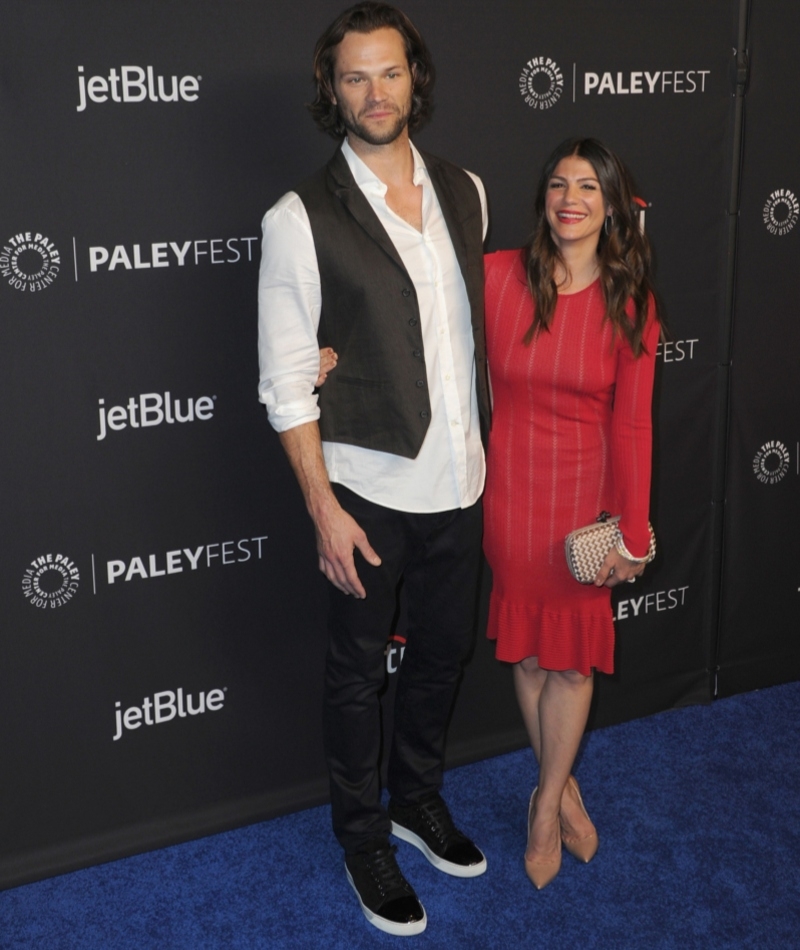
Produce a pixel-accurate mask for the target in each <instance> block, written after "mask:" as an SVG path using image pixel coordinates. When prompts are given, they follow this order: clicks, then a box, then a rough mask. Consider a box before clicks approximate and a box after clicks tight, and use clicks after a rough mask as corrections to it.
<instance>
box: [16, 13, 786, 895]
mask: <svg viewBox="0 0 800 950" xmlns="http://www.w3.org/2000/svg"><path fill="white" fill-rule="evenodd" d="M735 7H736V5H735V3H734V2H733V0H725V2H722V0H715V2H710V3H706V4H703V5H702V8H701V9H698V8H697V5H696V4H693V3H689V2H688V0H683V2H681V3H678V4H676V3H669V4H666V3H653V4H649V5H647V6H646V7H642V5H641V4H637V3H634V2H633V0H624V2H623V0H619V2H615V3H612V4H605V5H603V6H602V7H599V6H596V5H591V6H589V7H588V8H587V5H586V4H585V3H579V2H577V0H569V2H565V3H562V4H561V5H560V6H559V8H558V9H557V10H556V9H553V8H552V5H550V4H545V3H544V2H535V3H525V4H523V3H520V2H518V0H515V2H511V0H505V2H502V3H499V4H495V5H494V6H493V7H492V8H491V9H488V8H487V7H486V6H484V5H483V4H479V3H477V2H469V3H455V2H452V3H451V2H443V3H439V4H436V5H435V6H431V5H430V4H424V3H422V2H421V0H419V2H411V3H408V4H407V5H406V7H405V8H406V9H407V11H408V13H409V14H410V15H411V16H412V18H413V19H414V20H415V21H416V22H417V23H418V25H419V26H420V28H421V29H422V31H423V33H424V34H425V36H426V38H427V40H428V42H429V44H430V46H431V49H432V51H433V53H434V56H435V59H436V62H437V67H438V71H439V83H438V87H437V89H438V94H437V103H438V107H437V113H436V116H435V118H434V122H433V124H432V125H431V126H430V128H429V129H427V130H425V131H424V132H423V133H422V134H421V135H420V137H419V142H420V144H421V145H423V146H424V147H427V148H430V149H431V150H433V151H436V152H440V153H442V154H443V155H445V156H447V157H448V158H450V159H452V160H454V161H457V162H459V163H461V164H463V165H464V166H466V167H468V168H470V169H471V170H474V171H476V172H478V173H479V174H481V175H482V177H483V178H484V181H485V182H486V184H487V188H488V191H489V195H490V202H491V210H492V229H491V236H490V246H491V247H492V248H498V247H514V246H518V245H520V244H521V243H522V242H523V241H524V239H525V235H526V233H527V230H528V228H529V225H530V208H531V204H532V199H533V190H534V186H535V178H536V174H537V170H538V167H539V166H540V165H541V163H542V161H543V159H544V158H545V156H546V155H547V153H548V152H549V151H550V150H551V149H552V147H553V146H554V145H555V144H556V143H557V142H558V141H559V140H561V139H562V138H564V137H566V136H567V135H573V134H594V135H598V136H599V137H601V138H602V139H604V140H605V141H607V142H608V143H609V144H610V145H611V146H612V147H614V148H615V149H616V150H618V151H619V152H620V154H621V155H622V156H623V157H624V158H625V159H626V160H627V161H628V163H629V164H630V165H631V167H632V169H633V170H634V172H635V174H636V177H637V179H638V184H639V193H640V195H641V196H642V197H643V198H644V199H645V200H646V201H647V203H648V207H647V209H646V214H645V223H646V227H647V229H648V231H649V232H650V234H651V235H652V237H653V240H654V243H655V245H656V247H657V249H658V259H659V286H660V288H661V290H662V295H663V300H664V304H665V310H666V313H667V316H668V320H669V328H670V336H669V339H668V341H667V342H665V343H664V344H663V345H662V347H661V348H660V352H659V387H658V394H657V398H656V426H657V441H656V466H655V473H654V475H655V478H654V501H653V515H652V517H653V522H654V524H655V527H656V530H657V532H658V537H659V557H658V560H657V561H656V562H655V563H654V565H652V567H651V569H649V570H648V575H647V579H646V580H645V581H644V582H641V583H639V584H637V585H636V586H635V587H633V586H632V587H631V589H630V590H626V591H625V592H623V593H622V594H621V595H620V599H619V600H618V601H617V602H616V603H615V611H616V616H617V618H618V621H617V623H618V631H619V637H618V640H619V649H618V672H617V674H615V676H614V677H613V678H610V679H603V681H602V682H600V683H599V684H598V691H597V694H598V696H597V703H596V708H595V710H594V713H593V723H594V724H595V725H599V724H603V723H608V722H614V721H619V720H621V719H626V718H630V717H633V716H637V715H643V714H646V713H649V712H652V711H654V710H656V709H663V708H666V707H669V706H674V705H680V704H682V703H687V702H698V701H704V700H706V699H707V698H708V697H709V687H708V672H707V666H708V662H707V657H708V656H709V654H710V650H711V644H712V640H713V630H712V627H711V621H710V618H709V617H708V615H707V611H706V610H705V609H704V607H703V603H704V597H703V592H704V589H705V585H706V584H707V583H708V578H707V577H706V571H707V563H708V557H709V544H710V540H709V537H708V533H709V531H708V520H709V499H710V496H711V488H710V479H711V476H710V471H711V462H712V459H711V452H712V448H711V445H712V429H713V424H712V418H713V401H714V393H715V385H716V382H715V381H716V361H717V353H718V349H719V347H718V339H717V326H718V324H719V321H720V316H721V308H722V300H723V297H724V286H723V285H724V264H725V255H726V247H725V234H726V231H725V207H726V195H727V182H728V179H729V175H730V159H729V155H730V154H731V151H732V149H731V142H730V136H731V127H730V119H729V113H730V96H731V89H732V87H731V80H730V58H731V57H730V51H731V47H732V46H733V45H734V43H733V42H732V37H733V36H734V35H735V34H734V30H733V21H734V19H735V12H736V9H735ZM339 9H340V5H339V4H338V3H336V4H334V3H330V2H322V0H304V2H303V3H301V4H300V5H297V4H295V5H293V6H291V7H287V6H286V5H279V4H265V3H263V2H258V3H256V2H255V0H246V2H240V3H237V4H236V5H233V6H231V5H222V4H219V3H216V2H214V3H211V2H200V3H192V4H188V3H185V2H158V3H155V2H152V3H138V4H135V5H134V4H126V3H121V2H116V3H114V2H112V3H109V2H102V3H101V2H86V3H82V4H80V5H77V6H73V5H69V6H68V5H63V4H59V3H54V2H49V3H42V2H31V3H27V4H24V5H18V4H8V3H5V4H3V8H2V14H3V17H2V20H3V24H4V30H3V32H2V35H0V55H2V62H3V63H4V70H3V73H2V77H0V110H1V111H0V116H1V117H2V122H3V128H4V141H5V143H7V144H6V148H5V149H4V150H3V152H2V155H0V163H1V164H0V172H1V173H2V175H3V180H4V181H5V182H7V183H9V185H8V186H7V187H6V188H4V189H3V191H2V198H0V202H2V204H1V205H0V207H1V208H2V214H1V215H0V222H2V224H1V225H0V226H1V227H2V231H1V232H0V304H1V306H2V320H0V329H1V332H2V334H3V338H2V344H3V345H2V347H0V361H2V362H1V365H0V373H2V379H3V381H4V385H5V387H6V389H5V398H4V399H3V400H2V404H1V405H0V420H1V424H2V432H3V440H4V452H3V456H2V461H0V473H2V484H3V487H4V489H5V492H4V494H5V497H6V499H7V500H8V503H7V504H6V505H5V506H4V507H3V509H2V515H1V516H0V517H1V518H2V521H0V528H2V531H3V538H4V541H3V544H2V546H0V602H2V607H3V615H4V617H5V618H6V627H5V635H4V636H3V638H2V639H0V716H2V722H3V729H2V732H0V755H2V759H3V762H4V772H5V774H6V775H7V776H11V777H12V778H11V780H7V781H5V782H3V783H2V785H1V786H0V804H1V805H2V807H3V810H4V812H5V813H6V814H13V815H14V816H15V821H14V822H13V823H9V822H7V823H5V824H4V827H3V830H2V832H0V884H3V885H10V884H15V883H20V882H22V881H24V880H29V879H33V878H36V877H41V876H43V875H46V874H48V873H55V872H58V871H61V870H66V869H68V868H72V867H77V866H80V865H82V864H86V863H90V862H93V861H97V860H102V859H106V858H110V857H114V856H117V855H121V854H126V853H130V852H132V851H135V850H141V849H143V848H148V847H155V846H158V845H161V844H165V843H168V842H172V841H177V840H180V839H181V838H185V837H189V836H193V835H197V834H202V833H205V832H209V831H213V830H217V829H220V828H225V827H231V826H232V825H235V824H236V823H238V822H244V821H251V820H256V819H259V818H263V817H268V816H271V815H274V814H278V813H280V812H281V811H286V810H291V809H295V808H300V807H303V806H305V805H307V804H311V803H316V802H320V801H323V800H324V798H325V795H326V786H327V782H326V778H325V771H324V764H323V759H322V750H321V739H320V721H319V709H320V696H321V676H322V666H323V660H324V650H325V633H324V615H325V601H326V593H325V583H324V581H323V579H322V578H321V576H320V575H319V573H318V571H317V569H316V557H315V554H314V543H313V531H312V529H311V525H310V523H309V520H308V518H307V515H306V513H305V510H304V506H303V504H302V500H301V498H300V494H299V491H298V489H297V487H296V485H295V482H294V479H293V477H292V475H291V472H290V470H289V467H288V465H287V463H286V461H285V459H284V457H283V454H282V452H281V450H280V446H279V444H278V440H277V438H276V437H275V435H274V433H272V431H271V430H270V429H269V426H268V424H267V422H266V416H265V413H264V410H263V408H262V407H261V406H259V404H258V402H257V399H256V382H257V367H256V359H255V336H256V333H255V290H256V279H257V271H258V259H259V247H258V238H259V235H260V227H259V224H260V219H261V216H262V215H263V213H264V211H265V210H266V208H267V207H268V206H269V205H270V204H272V203H273V202H274V201H275V200H276V199H277V198H278V197H279V196H280V195H281V194H282V193H283V192H284V191H285V190H287V189H288V188H290V187H291V186H292V185H293V184H294V183H296V182H297V181H298V180H300V179H301V178H303V177H304V176H305V175H307V174H308V173H310V172H311V171H313V170H314V169H315V168H316V167H318V166H319V165H320V164H321V163H322V162H323V161H324V160H325V159H326V158H327V157H328V155H329V154H330V152H331V150H332V148H333V143H332V142H331V141H329V140H327V139H325V138H324V137H323V136H322V135H320V134H319V133H318V132H317V131H316V130H315V128H314V127H313V123H312V122H311V120H310V119H309V117H308V116H307V115H306V113H305V111H304V109H303V103H304V102H307V101H309V99H310V97H311V87H310V83H309V73H310V58H311V51H312V48H313V44H314V41H315V40H316V37H317V36H318V34H319V33H320V32H321V30H322V28H323V27H324V26H325V25H326V24H327V23H328V22H330V20H331V19H332V18H333V17H334V16H335V15H336V14H337V13H338V12H339ZM754 92H755V84H754ZM767 177H768V178H769V179H770V181H771V176H767ZM778 177H779V181H780V182H783V178H784V177H785V176H783V177H780V176H778ZM769 187H770V190H771V189H772V188H773V185H772V184H770V186H769ZM774 187H778V185H775V186H774ZM756 203H757V202H756ZM756 225H757V227H761V225H760V222H759V221H756ZM794 237H796V233H795V235H794ZM794 237H793V236H792V235H790V236H789V238H790V239H791V240H794ZM796 428H797V426H795V429H796ZM772 431H773V427H772V426H770V430H769V433H767V434H766V435H764V436H763V439H762V436H761V434H760V430H759V434H758V435H757V437H756V441H757V442H758V445H761V444H762V441H763V440H764V439H767V438H772V437H775V436H773V435H771V434H770V433H772ZM782 431H783V430H782V429H781V432H782ZM777 437H783V438H784V440H786V439H789V438H790V435H785V436H781V435H780V433H778V434H777ZM795 438H796V436H795ZM787 444H788V443H787ZM756 447H757V446H756ZM749 451H750V450H749V449H748V452H749ZM786 484H789V482H788V481H787V482H786ZM751 487H753V486H751ZM777 488H778V490H779V491H781V490H783V489H781V486H777ZM773 497H777V496H775V495H773ZM744 543H748V544H749V543H750V541H749V539H748V538H747V537H746V538H745V539H744ZM488 585H489V578H488V572H487V576H486V578H485V583H484V586H483V589H482V592H481V599H480V610H479V614H480V618H481V620H480V622H479V630H478V632H477V635H476V644H475V651H474V656H473V658H472V661H471V663H470V665H469V667H468V668H467V670H466V673H465V677H464V682H463V685H462V690H461V695H460V698H459V702H458V705H457V707H456V711H455V714H454V718H453V723H452V728H451V731H450V743H449V757H448V758H449V762H450V763H451V764H452V763H456V762H463V761H467V760H469V759H470V758H475V757H478V756H481V755H488V754H492V753H496V752H499V751H503V750H505V749H508V748H512V747H514V746H517V745H519V744H521V743H522V742H523V741H524V737H523V733H522V729H521V722H520V719H519V715H518V712H517V710H516V704H515V701H514V697H513V691H512V688H511V677H510V670H509V669H508V668H506V667H505V666H503V665H501V664H498V663H496V662H495V661H494V659H493V656H492V646H491V644H489V643H488V642H487V641H486V640H485V639H484V637H483V630H482V627H483V625H484V623H485V610H486V603H487V594H488ZM387 634H388V631H387ZM402 634H403V627H402V620H401V623H400V625H399V626H398V629H397V636H398V637H402ZM401 648H402V642H401V640H400V639H396V640H393V641H392V642H391V644H390V652H389V655H388V656H387V685H388V690H389V693H388V696H387V698H389V699H390V698H391V689H392V682H393V673H392V671H393V670H395V669H396V665H397V662H398V660H399V656H400V651H401Z"/></svg>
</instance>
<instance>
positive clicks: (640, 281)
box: [484, 139, 659, 888]
mask: <svg viewBox="0 0 800 950" xmlns="http://www.w3.org/2000/svg"><path fill="white" fill-rule="evenodd" d="M536 216H537V222H536V227H535V229H534V233H533V237H532V239H531V241H530V243H529V245H528V246H527V247H526V248H524V249H523V250H522V251H521V252H520V251H500V252H497V253H495V254H490V255H488V256H487V258H486V327H487V347H488V356H489V367H490V372H491V378H492V388H493V391H494V418H493V422H492V432H491V436H490V443H489V452H488V459H487V484H486V494H485V500H484V510H485V517H486V527H485V540H484V549H485V551H486V556H487V559H488V561H489V563H490V565H491V567H492V571H493V575H494V586H493V589H492V598H491V605H490V610H489V627H488V631H487V635H488V636H489V637H490V638H492V639H495V640H496V641H497V647H496V654H497V658H498V659H500V660H504V661H506V662H510V663H513V664H514V683H515V687H516V692H517V698H518V700H519V704H520V708H521V710H522V715H523V718H524V721H525V725H526V728H527V731H528V734H529V736H530V741H531V745H532V746H533V751H534V753H535V755H536V758H537V760H538V762H539V784H538V786H537V788H536V789H534V791H533V794H532V796H531V801H530V806H529V810H528V845H527V849H526V852H525V868H526V871H527V873H528V876H529V877H530V879H531V881H532V882H533V884H534V885H535V886H536V887H537V888H542V887H544V886H545V885H546V884H548V883H549V882H550V881H551V880H552V879H553V878H554V877H555V876H556V874H557V873H558V871H559V869H560V866H561V846H562V843H563V845H564V847H565V848H566V849H567V850H568V851H570V852H571V853H572V854H574V855H575V856H576V857H577V858H579V859H580V860H582V861H589V860H591V858H592V857H593V856H594V854H595V852H596V850H597V846H598V837H597V832H596V830H595V827H594V825H593V824H592V822H591V820H590V818H589V816H588V815H587V813H586V809H585V808H584V805H583V801H582V799H581V795H580V790H579V788H578V784H577V782H576V781H575V778H574V777H573V776H572V775H571V771H572V766H573V763H574V760H575V756H576V754H577V751H578V746H579V744H580V741H581V737H582V735H583V731H584V728H585V726H586V719H587V716H588V713H589V705H590V702H591V698H592V687H593V680H592V676H593V671H594V670H595V669H598V670H600V671H602V672H604V673H611V672H613V653H614V627H613V622H612V612H611V603H610V597H611V590H610V588H613V587H614V586H616V585H617V584H619V583H623V582H626V581H630V582H632V581H634V580H635V579H636V577H637V576H638V575H639V574H640V573H641V572H642V570H643V569H644V560H645V556H646V554H647V551H648V546H649V529H648V502H649V493H650V460H651V397H652V387H653V372H654V365H655V352H656V345H657V342H658V336H659V322H658V315H657V312H656V308H655V304H654V299H653V294H652V287H651V282H650V252H649V246H648V242H647V238H646V237H645V236H644V235H643V234H642V233H641V231H640V229H639V227H638V220H637V209H636V205H635V199H634V194H633V191H632V185H631V179H630V176H629V174H628V172H627V171H626V169H625V168H624V166H623V165H622V163H621V162H620V161H619V159H618V158H617V157H616V156H615V155H613V154H612V153H611V152H610V151H609V150H608V149H607V148H606V147H605V146H603V145H602V144H601V143H599V142H598V141H596V140H594V139H575V140H570V141H567V142H564V143H562V144H561V145H560V146H559V147H558V148H557V149H556V150H555V151H554V152H553V154H552V155H551V156H550V158H549V159H548V161H547V163H546V164H545V167H544V170H543V172H542V176H541V179H540V181H539V187H538V192H537V196H536ZM602 511H608V512H610V513H611V514H614V515H616V514H619V515H621V519H620V522H619V527H620V530H621V532H622V535H623V543H622V544H621V545H620V546H619V550H616V549H615V550H612V551H611V552H610V553H609V554H608V556H607V557H606V559H605V562H604V563H603V565H602V567H601V569H600V571H599V572H598V574H597V576H596V578H595V581H594V584H593V585H581V584H579V583H578V582H577V581H575V580H574V579H573V577H572V576H571V575H570V573H569V571H568V568H567V563H566V558H565V554H564V538H565V536H566V535H567V533H568V532H570V531H572V530H573V529H575V528H579V527H582V526H583V525H586V524H589V523H591V522H593V521H595V520H596V519H597V517H598V515H599V514H600V512H602Z"/></svg>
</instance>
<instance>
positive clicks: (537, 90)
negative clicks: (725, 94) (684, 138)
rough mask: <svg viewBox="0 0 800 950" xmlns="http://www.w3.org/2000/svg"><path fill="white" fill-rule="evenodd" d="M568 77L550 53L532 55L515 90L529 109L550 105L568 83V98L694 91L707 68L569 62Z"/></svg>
mask: <svg viewBox="0 0 800 950" xmlns="http://www.w3.org/2000/svg"><path fill="white" fill-rule="evenodd" d="M567 72H568V73H569V72H571V81H568V80H566V79H565V77H564V72H563V71H562V69H561V67H560V66H559V65H558V63H557V62H556V61H555V60H554V59H553V58H552V57H550V56H545V55H541V56H533V57H532V58H531V59H529V60H528V62H527V63H526V64H525V66H524V68H523V70H522V72H521V74H520V77H519V91H520V93H521V94H522V97H523V98H524V100H525V102H526V103H527V105H529V106H530V107H531V108H532V109H550V108H552V107H553V106H554V105H556V103H557V102H559V100H560V99H561V97H562V93H564V91H565V90H566V89H567V88H568V87H569V89H570V91H571V98H572V101H573V102H576V101H577V99H578V97H579V96H581V97H585V96H609V97H610V96H615V97H616V96H663V95H678V96H685V95H694V94H696V93H700V94H702V93H704V92H706V89H707V86H708V77H709V76H710V75H711V70H710V69H698V68H683V69H663V68H661V69H631V70H619V69H607V70H602V71H601V70H589V69H584V70H580V69H579V68H578V64H577V63H572V70H571V71H570V70H567Z"/></svg>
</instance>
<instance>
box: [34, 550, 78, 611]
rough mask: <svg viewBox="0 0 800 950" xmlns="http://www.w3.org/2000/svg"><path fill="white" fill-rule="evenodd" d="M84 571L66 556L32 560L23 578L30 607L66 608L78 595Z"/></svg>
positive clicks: (47, 555)
mask: <svg viewBox="0 0 800 950" xmlns="http://www.w3.org/2000/svg"><path fill="white" fill-rule="evenodd" d="M80 579H81V575H80V571H79V570H78V568H77V567H76V565H75V562H74V561H72V560H71V559H70V558H68V557H67V556H66V555H64V554H42V555H41V556H40V557H36V558H34V559H33V561H31V563H30V565H29V566H28V567H26V568H25V573H24V574H23V575H22V593H23V594H24V595H25V597H26V598H27V600H28V603H29V604H32V605H33V606H34V607H40V608H41V609H42V610H47V609H48V608H55V607H63V606H64V604H68V603H69V602H70V601H71V600H72V598H73V597H74V596H75V592H76V591H77V590H78V584H79V583H80Z"/></svg>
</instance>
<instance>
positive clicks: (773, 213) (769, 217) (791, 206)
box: [761, 188, 800, 237]
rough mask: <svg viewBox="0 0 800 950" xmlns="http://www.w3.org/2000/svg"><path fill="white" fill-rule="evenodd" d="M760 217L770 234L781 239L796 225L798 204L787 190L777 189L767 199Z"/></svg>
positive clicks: (799, 214) (798, 210) (799, 206)
mask: <svg viewBox="0 0 800 950" xmlns="http://www.w3.org/2000/svg"><path fill="white" fill-rule="evenodd" d="M761 216H762V218H763V219H764V224H765V225H766V226H767V230H768V231H769V233H770V234H774V235H776V236H777V237H783V236H784V235H785V234H788V233H789V232H790V231H791V230H792V228H793V227H794V226H795V225H796V224H797V218H798V216H800V202H798V200H797V197H796V196H795V195H794V194H793V193H792V192H791V191H789V189H788V188H777V189H776V190H775V191H773V192H772V194H771V195H770V196H769V198H767V201H766V204H765V205H764V210H763V211H762V213H761Z"/></svg>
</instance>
